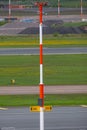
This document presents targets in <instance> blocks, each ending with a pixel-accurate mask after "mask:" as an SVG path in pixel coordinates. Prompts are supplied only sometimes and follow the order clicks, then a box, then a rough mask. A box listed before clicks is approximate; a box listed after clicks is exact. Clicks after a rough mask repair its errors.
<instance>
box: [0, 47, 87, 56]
mask: <svg viewBox="0 0 87 130" xmlns="http://www.w3.org/2000/svg"><path fill="white" fill-rule="evenodd" d="M43 53H44V54H87V47H67V48H43ZM38 54H39V48H1V49H0V55H38Z"/></svg>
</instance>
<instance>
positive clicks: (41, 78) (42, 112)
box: [35, 2, 47, 130]
mask: <svg viewBox="0 0 87 130" xmlns="http://www.w3.org/2000/svg"><path fill="white" fill-rule="evenodd" d="M46 4H47V2H36V3H35V5H36V6H38V7H39V22H40V24H39V39H40V85H39V87H40V95H39V99H38V105H39V106H40V130H44V84H43V44H42V43H43V37H42V35H43V34H42V24H43V19H42V15H43V14H42V13H43V6H46Z"/></svg>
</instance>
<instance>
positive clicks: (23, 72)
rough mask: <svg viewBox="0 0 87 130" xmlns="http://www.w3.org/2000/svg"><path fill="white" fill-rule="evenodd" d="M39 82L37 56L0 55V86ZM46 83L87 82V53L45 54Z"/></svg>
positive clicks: (36, 83)
mask: <svg viewBox="0 0 87 130" xmlns="http://www.w3.org/2000/svg"><path fill="white" fill-rule="evenodd" d="M11 79H15V80H16V83H15V85H19V86H20V85H24V86H25V85H28V86H29V85H38V84H39V56H34V55H31V56H0V86H4V85H6V86H9V85H12V84H11ZM44 83H45V84H46V85H62V84H64V85H65V84H66V85H67V84H87V54H78V55H45V56H44Z"/></svg>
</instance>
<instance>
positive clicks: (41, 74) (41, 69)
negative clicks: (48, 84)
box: [40, 64, 43, 84]
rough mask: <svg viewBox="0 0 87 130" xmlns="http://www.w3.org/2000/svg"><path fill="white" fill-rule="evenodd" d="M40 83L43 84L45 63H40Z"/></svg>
mask: <svg viewBox="0 0 87 130" xmlns="http://www.w3.org/2000/svg"><path fill="white" fill-rule="evenodd" d="M40 84H43V65H42V64H40Z"/></svg>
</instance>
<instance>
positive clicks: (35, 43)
mask: <svg viewBox="0 0 87 130" xmlns="http://www.w3.org/2000/svg"><path fill="white" fill-rule="evenodd" d="M43 45H44V47H67V46H87V35H86V34H79V35H75V34H72V35H71V34H66V35H61V34H53V35H47V36H46V35H44V37H43ZM0 47H39V36H38V35H30V36H0Z"/></svg>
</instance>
